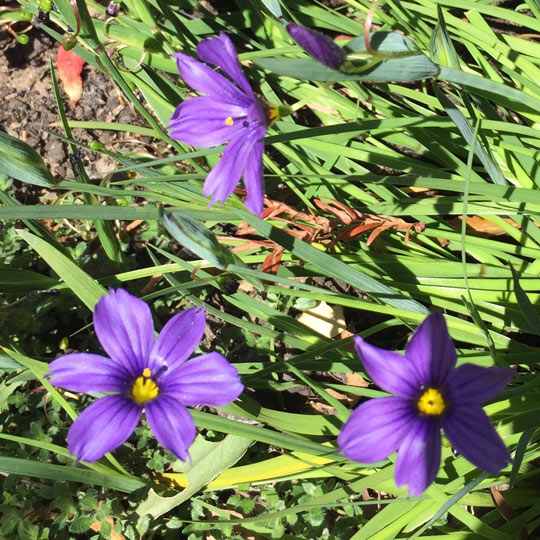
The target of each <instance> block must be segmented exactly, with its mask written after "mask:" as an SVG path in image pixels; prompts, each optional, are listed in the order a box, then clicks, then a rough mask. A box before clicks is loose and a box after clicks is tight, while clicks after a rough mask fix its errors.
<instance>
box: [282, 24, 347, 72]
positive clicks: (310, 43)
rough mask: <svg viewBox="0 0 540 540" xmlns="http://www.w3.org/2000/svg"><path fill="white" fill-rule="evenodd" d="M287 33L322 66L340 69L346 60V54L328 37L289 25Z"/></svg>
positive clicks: (302, 27)
mask: <svg viewBox="0 0 540 540" xmlns="http://www.w3.org/2000/svg"><path fill="white" fill-rule="evenodd" d="M287 32H289V34H290V35H291V37H292V38H293V39H294V41H296V43H298V45H300V47H302V49H304V50H305V51H306V52H307V53H308V54H309V55H311V56H313V58H315V59H316V60H318V61H319V62H320V63H321V64H324V65H325V66H327V67H329V68H331V69H339V68H340V67H341V66H342V65H343V64H344V63H345V60H346V56H347V54H346V52H345V51H344V50H343V49H342V48H341V47H340V46H339V45H336V44H335V43H334V42H333V40H332V39H330V38H329V37H328V36H326V35H324V34H321V33H320V32H317V31H316V30H311V29H310V28H306V27H305V26H300V25H299V24H294V23H290V24H288V25H287Z"/></svg>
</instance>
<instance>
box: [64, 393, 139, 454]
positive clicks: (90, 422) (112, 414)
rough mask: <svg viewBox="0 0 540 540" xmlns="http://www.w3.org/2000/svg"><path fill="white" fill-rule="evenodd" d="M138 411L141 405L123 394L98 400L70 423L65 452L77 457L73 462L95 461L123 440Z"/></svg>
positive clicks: (129, 431) (137, 417)
mask: <svg viewBox="0 0 540 540" xmlns="http://www.w3.org/2000/svg"><path fill="white" fill-rule="evenodd" d="M141 411H142V409H141V407H139V406H138V405H136V404H135V402H133V401H132V400H131V399H129V398H127V397H124V396H119V395H113V396H106V397H104V398H101V399H98V400H97V401H96V402H95V403H92V405H90V407H87V408H86V409H85V410H84V411H83V412H82V413H81V414H80V415H79V416H78V417H77V419H76V420H75V422H73V425H72V426H71V428H70V430H69V433H68V437H67V440H68V447H69V452H70V453H71V454H72V455H74V456H77V461H89V462H90V461H96V460H98V459H99V458H100V457H102V456H103V455H104V454H106V453H107V452H111V451H112V450H114V449H115V448H118V447H119V446H120V445H121V444H122V443H123V442H125V441H127V439H128V438H129V436H130V435H131V434H132V433H133V430H134V429H135V426H136V425H137V423H138V422H139V418H140V416H141Z"/></svg>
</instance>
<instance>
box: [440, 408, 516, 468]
mask: <svg viewBox="0 0 540 540" xmlns="http://www.w3.org/2000/svg"><path fill="white" fill-rule="evenodd" d="M443 429H444V432H445V433H446V436H447V437H448V439H449V441H450V442H451V443H452V446H453V447H454V448H455V449H456V450H457V451H458V452H459V453H460V454H461V455H462V456H463V457H465V458H466V459H468V460H469V461H470V462H471V463H472V464H473V465H476V466H477V467H478V468H479V469H482V470H484V471H487V472H488V473H489V474H497V473H498V472H499V471H500V470H501V469H504V467H506V465H507V464H508V463H510V461H511V460H512V459H511V457H510V454H509V453H508V450H507V449H506V446H505V445H504V443H503V441H502V439H501V438H500V437H499V435H498V434H497V432H496V431H495V429H494V428H493V426H492V425H491V422H490V420H489V418H488V416H487V414H486V413H485V412H484V411H483V410H482V408H481V407H480V406H478V405H466V406H463V407H459V406H458V407H455V408H452V409H451V410H450V411H449V412H448V414H447V415H446V417H445V419H444V421H443Z"/></svg>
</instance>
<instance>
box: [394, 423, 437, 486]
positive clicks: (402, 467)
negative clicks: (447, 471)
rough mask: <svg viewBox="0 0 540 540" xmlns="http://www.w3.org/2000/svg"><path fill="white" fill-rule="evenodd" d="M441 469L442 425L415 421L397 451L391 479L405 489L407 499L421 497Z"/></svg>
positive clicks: (410, 425)
mask: <svg viewBox="0 0 540 540" xmlns="http://www.w3.org/2000/svg"><path fill="white" fill-rule="evenodd" d="M440 465H441V424H440V422H439V421H438V420H435V419H428V418H418V417H417V418H415V420H414V421H413V422H411V423H410V424H409V429H408V431H407V433H406V435H405V438H404V439H403V442H402V443H401V445H400V446H399V448H398V454H397V460H396V469H395V474H394V479H395V481H396V486H397V487H398V488H401V487H403V486H404V485H407V486H408V488H409V495H411V496H415V495H421V494H422V493H423V492H424V491H425V490H426V489H427V488H428V486H429V485H430V484H431V483H432V482H433V480H435V477H436V476H437V471H438V470H439V467H440Z"/></svg>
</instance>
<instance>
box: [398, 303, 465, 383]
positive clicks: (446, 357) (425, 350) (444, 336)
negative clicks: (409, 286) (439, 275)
mask: <svg viewBox="0 0 540 540" xmlns="http://www.w3.org/2000/svg"><path fill="white" fill-rule="evenodd" d="M405 356H406V357H407V358H408V359H409V360H410V361H411V362H412V363H413V364H414V366H415V367H416V369H417V370H418V372H419V373H420V376H421V379H422V384H424V385H425V386H435V387H437V386H441V385H442V384H443V383H444V381H445V380H446V378H447V377H448V375H449V374H450V372H451V371H452V369H453V368H454V366H455V365H456V360H457V355H456V348H455V347H454V344H453V343H452V340H451V339H450V336H449V334H448V328H447V327H446V321H445V320H444V317H443V315H442V314H441V313H439V312H438V311H433V312H432V313H431V314H430V315H428V316H427V317H426V318H425V319H424V321H423V322H422V324H421V325H420V326H419V327H418V328H417V329H416V330H415V332H414V334H413V336H412V338H411V340H410V341H409V344H408V345H407V348H406V350H405Z"/></svg>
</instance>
